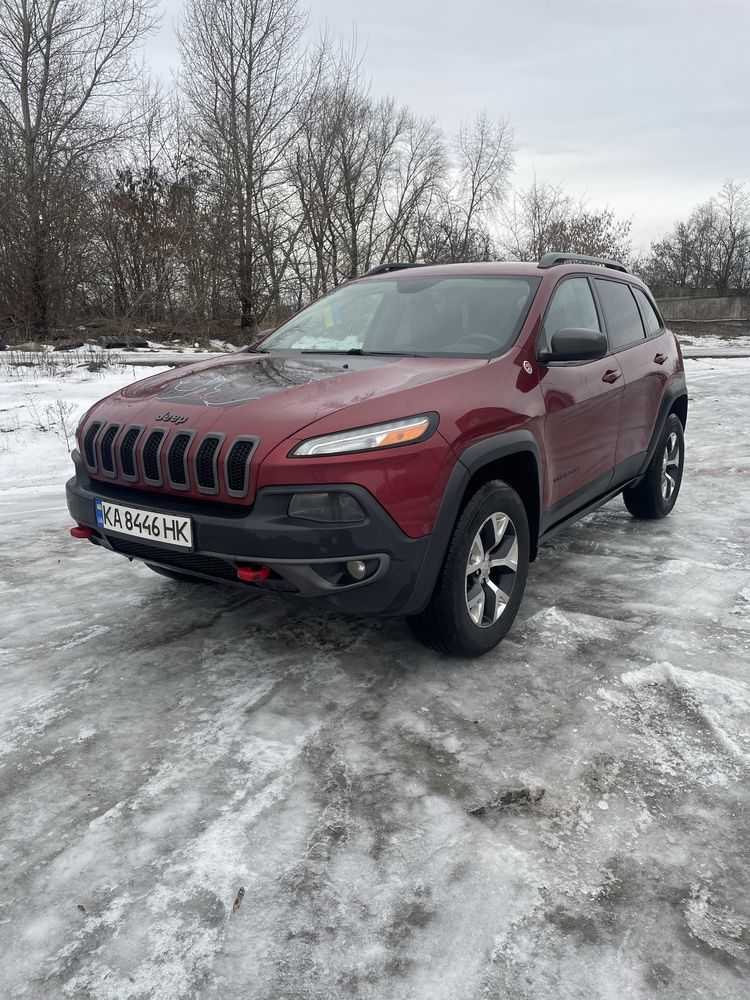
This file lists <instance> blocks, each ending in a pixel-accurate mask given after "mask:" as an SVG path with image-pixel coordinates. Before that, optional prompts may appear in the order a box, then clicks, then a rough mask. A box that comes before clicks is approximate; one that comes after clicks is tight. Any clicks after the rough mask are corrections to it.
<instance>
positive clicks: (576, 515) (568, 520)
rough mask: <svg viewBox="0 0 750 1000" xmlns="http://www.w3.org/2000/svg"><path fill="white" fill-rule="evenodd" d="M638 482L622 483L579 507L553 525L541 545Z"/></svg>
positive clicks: (636, 479) (541, 537) (540, 537)
mask: <svg viewBox="0 0 750 1000" xmlns="http://www.w3.org/2000/svg"><path fill="white" fill-rule="evenodd" d="M637 481H638V477H636V478H634V479H630V480H628V481H627V482H625V483H620V485H619V486H616V487H615V488H614V489H613V490H609V491H608V492H607V493H604V494H602V496H600V497H597V498H596V500H592V501H591V502H590V503H587V504H585V505H584V506H583V507H579V508H578V509H577V510H575V511H573V513H572V514H568V515H567V517H565V518H563V520H562V521H558V522H557V523H556V524H553V525H552V526H551V527H550V528H548V529H547V530H546V531H545V532H544V533H543V534H541V535H540V536H539V544H540V545H543V544H544V542H548V541H549V540H550V539H551V538H553V537H554V536H555V535H556V534H557V533H558V532H560V531H562V530H563V529H564V528H568V527H570V525H571V524H575V522H576V521H580V519H581V518H582V517H585V516H586V515H587V514H591V513H592V512H593V511H595V510H598V509H599V507H603V506H604V504H605V503H609V501H610V500H614V498H615V497H616V496H619V495H620V494H621V493H622V491H623V490H625V489H627V488H628V486H633V485H634V484H635V483H636V482H637Z"/></svg>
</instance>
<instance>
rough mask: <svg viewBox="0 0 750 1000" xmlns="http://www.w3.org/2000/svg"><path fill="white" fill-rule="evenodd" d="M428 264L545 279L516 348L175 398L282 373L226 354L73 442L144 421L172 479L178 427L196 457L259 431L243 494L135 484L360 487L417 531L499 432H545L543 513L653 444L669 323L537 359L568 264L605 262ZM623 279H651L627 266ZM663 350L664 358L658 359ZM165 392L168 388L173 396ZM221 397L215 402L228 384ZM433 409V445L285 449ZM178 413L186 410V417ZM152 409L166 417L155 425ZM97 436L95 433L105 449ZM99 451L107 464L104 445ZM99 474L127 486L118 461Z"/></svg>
mask: <svg viewBox="0 0 750 1000" xmlns="http://www.w3.org/2000/svg"><path fill="white" fill-rule="evenodd" d="M425 273H427V272H426V271H425ZM429 273H430V274H433V275H436V276H441V275H446V276H448V275H450V276H455V275H456V274H465V275H474V274H483V275H487V274H510V275H525V276H530V275H533V276H534V277H535V278H541V283H540V286H539V288H538V290H537V292H536V295H535V298H534V300H533V302H532V305H531V308H530V310H529V314H528V316H527V317H526V320H525V322H524V325H523V327H522V329H521V331H520V334H519V336H518V337H517V339H516V342H515V344H514V345H513V346H512V347H511V348H510V349H509V350H508V351H506V352H505V353H504V354H502V355H501V356H499V357H496V358H492V359H490V360H487V359H471V358H447V357H445V358H418V357H403V358H397V359H395V360H391V359H389V360H388V361H387V362H385V361H382V362H378V363H377V364H372V365H365V366H364V367H358V366H357V364H355V362H354V361H353V360H352V361H351V362H350V360H349V359H348V358H347V357H346V356H338V358H337V360H336V361H333V362H332V361H331V359H328V362H327V364H329V366H331V365H333V366H334V367H335V370H333V369H330V370H328V371H327V373H326V377H323V378H317V377H316V378H313V379H311V380H308V381H305V379H304V371H302V373H301V374H300V372H296V374H295V378H298V379H299V380H301V381H299V382H298V383H295V384H290V385H289V386H284V387H283V391H280V392H279V391H276V392H275V393H274V394H273V395H268V398H266V395H263V394H262V395H260V396H259V398H254V399H248V400H246V401H243V402H236V401H233V402H231V403H229V404H228V405H221V404H220V403H216V402H215V401H212V399H214V397H211V396H210V393H211V392H214V389H213V388H210V390H206V391H207V393H209V395H208V396H207V399H208V401H207V402H206V403H205V405H202V406H201V405H198V406H196V405H195V403H194V402H192V403H191V404H190V405H185V404H184V403H181V401H180V398H181V397H180V392H181V386H183V385H185V384H186V380H187V379H190V378H193V377H194V376H200V378H202V379H204V380H205V382H206V385H207V386H209V387H210V386H212V385H213V384H214V382H212V380H215V382H216V385H219V384H220V385H221V392H226V391H228V390H227V386H230V387H231V385H232V383H233V380H235V381H242V382H243V385H247V384H250V382H252V376H253V375H254V373H259V372H261V370H262V371H263V373H264V374H263V380H264V382H263V384H264V386H266V387H267V386H268V385H269V384H270V383H269V380H270V381H272V380H273V379H274V378H276V379H278V378H282V379H283V378H284V377H285V376H284V374H283V372H281V374H279V372H277V371H272V372H271V373H270V374H269V373H268V372H267V371H266V368H265V367H263V368H262V369H261V368H258V367H257V366H267V365H268V364H269V362H268V361H267V360H266V359H264V356H263V355H260V354H248V353H238V354H233V355H228V356H226V357H223V358H221V359H218V360H209V361H204V362H199V363H197V364H195V365H191V366H189V367H188V368H183V369H179V370H177V371H172V372H169V373H166V374H160V375H155V376H153V377H151V378H147V379H145V380H143V381H140V382H137V383H135V384H134V385H132V386H129V387H127V388H126V389H124V390H122V391H119V392H116V393H114V394H112V395H111V396H109V397H107V398H106V399H104V400H102V401H101V402H100V403H97V404H96V406H94V407H93V408H92V409H91V410H90V411H89V413H88V414H87V415H86V418H85V419H84V421H83V422H82V424H81V427H80V428H79V432H78V443H79V449H81V450H83V437H84V435H85V434H86V431H87V429H88V428H89V427H91V425H92V422H93V421H106V422H107V423H109V422H111V421H116V422H118V423H121V425H122V426H121V428H120V430H119V432H118V439H121V436H122V435H123V434H124V433H125V430H126V428H127V427H128V426H132V425H142V426H143V427H144V432H143V433H142V435H141V438H140V440H139V444H138V447H137V448H136V453H135V455H136V463H137V465H138V467H139V469H140V468H142V461H143V456H142V449H143V444H144V442H145V440H146V438H147V436H148V433H149V431H150V430H152V429H154V428H159V427H162V428H165V429H166V430H167V437H166V438H165V445H164V448H163V450H162V453H161V459H160V461H161V471H162V478H163V481H164V482H165V483H166V482H167V472H168V470H167V469H166V465H165V463H166V454H167V450H168V445H169V442H170V441H171V440H172V439H173V438H174V436H175V435H176V434H179V433H180V432H184V431H185V430H189V431H195V432H196V434H195V438H194V439H193V441H192V443H191V445H190V448H189V450H188V452H187V459H188V462H190V461H192V460H193V459H194V457H195V450H196V448H197V443H198V442H199V441H200V440H201V437H202V436H203V435H204V434H206V433H207V432H210V431H216V432H220V433H221V434H225V435H226V438H225V439H224V441H223V443H222V445H221V449H220V451H219V452H218V455H217V459H218V466H219V468H222V467H223V462H224V459H225V457H226V456H227V454H228V451H229V449H230V447H231V446H232V443H233V441H234V439H235V438H236V437H237V436H238V435H253V436H255V437H257V438H258V439H259V440H258V443H257V446H256V448H255V451H254V453H253V456H252V461H251V464H250V480H249V489H248V492H247V495H246V496H244V497H242V498H237V497H236V496H234V497H233V496H231V495H230V494H229V493H228V492H227V491H226V488H225V483H224V482H223V480H222V481H221V485H220V487H219V489H218V492H217V493H216V494H215V495H213V496H211V497H210V498H207V497H206V496H205V495H201V493H200V492H196V491H195V490H194V489H193V488H190V489H189V490H187V491H185V492H181V493H178V492H176V491H175V490H173V489H171V488H170V487H169V486H168V485H166V486H149V485H147V484H145V483H144V482H143V481H142V477H141V481H139V482H138V484H137V488H138V489H139V490H143V491H146V492H149V493H154V494H157V495H158V494H170V495H172V496H182V497H189V498H191V499H192V500H199V501H209V502H210V501H214V502H219V503H223V504H232V505H239V506H243V505H244V506H245V507H247V506H248V505H250V504H252V502H253V499H254V496H255V494H256V493H257V491H258V490H259V489H262V488H264V487H270V486H281V485H311V484H320V485H321V486H324V485H325V484H342V483H354V484H358V485H359V486H362V487H364V488H365V489H366V490H368V491H369V492H370V493H371V494H372V495H373V496H374V497H375V498H376V500H378V501H379V503H380V504H381V505H382V506H383V508H384V509H385V510H386V511H387V512H388V513H389V514H390V515H391V517H392V518H393V519H394V520H395V522H396V523H397V524H398V525H399V526H400V528H401V529H402V530H403V532H405V533H406V534H407V535H408V536H410V537H412V538H417V537H420V536H423V535H427V534H429V533H430V531H431V530H432V528H433V525H434V523H435V518H436V516H437V512H438V509H439V507H440V503H441V500H442V498H443V494H444V491H445V487H446V483H447V481H448V478H449V476H450V475H451V472H452V470H453V468H454V467H455V465H456V462H457V460H459V459H460V457H461V454H462V453H463V452H464V451H465V449H467V448H468V447H469V446H471V445H474V444H476V443H478V442H481V441H482V440H484V439H486V438H490V437H493V436H495V435H498V434H501V433H502V432H504V431H510V430H518V429H526V430H529V431H531V433H532V434H533V436H534V438H535V440H536V442H537V445H538V448H539V454H540V456H541V464H542V468H541V476H542V483H541V501H542V512H544V511H546V510H548V509H549V508H550V507H553V506H554V505H555V504H558V503H560V502H561V501H564V500H565V499H566V497H569V496H571V495H572V494H574V493H575V492H576V491H577V490H580V489H582V488H584V487H585V486H586V485H587V484H589V483H591V482H592V481H594V480H596V479H597V477H599V476H602V475H603V474H605V473H606V472H607V470H610V469H612V468H613V467H615V466H616V465H617V464H618V463H619V462H622V461H624V460H626V459H628V458H629V457H631V456H634V455H636V454H638V453H642V452H645V451H646V449H647V448H648V446H649V441H650V438H651V435H652V432H653V429H654V425H655V421H656V415H657V411H658V409H659V405H660V403H661V400H662V398H663V395H664V391H665V389H666V387H667V385H668V384H669V382H670V380H671V379H672V378H673V377H675V376H677V375H678V374H679V373H681V372H682V359H681V356H680V353H679V347H678V345H677V341H676V339H675V337H674V336H673V335H672V334H671V333H670V332H669V331H666V330H664V331H662V332H661V333H660V334H658V335H656V336H653V337H650V338H645V336H644V339H643V342H642V343H640V342H639V343H638V344H637V345H636V346H633V347H630V348H627V349H625V350H621V351H618V352H616V353H614V354H610V355H608V356H607V357H606V358H603V359H601V360H599V361H594V362H588V363H585V364H577V365H570V366H567V365H566V366H551V365H544V364H541V363H540V362H539V361H538V360H537V337H538V333H539V330H540V324H541V323H542V320H543V317H544V314H545V311H546V309H547V306H548V303H549V301H550V298H551V295H552V293H553V291H554V289H555V287H556V285H557V284H558V282H560V281H561V280H562V279H563V278H565V277H566V276H570V275H571V274H577V275H583V276H586V275H588V276H596V275H601V274H602V269H601V268H598V267H592V266H585V265H574V264H570V265H562V266H557V267H552V268H549V269H547V270H544V271H542V270H540V269H538V268H537V267H536V265H533V264H475V265H469V264H467V265H461V266H456V265H450V266H448V267H434V268H430V269H429ZM617 277H618V279H619V278H620V276H619V275H618V276H617ZM365 280H367V281H373V282H375V281H378V280H380V279H379V278H378V277H372V278H367V279H365ZM622 280H625V281H626V282H628V283H630V284H631V285H632V286H635V287H639V288H643V287H644V286H643V285H642V284H641V283H640V282H639V281H638V279H635V278H633V277H632V276H630V275H627V276H623V277H622ZM656 356H665V358H666V360H664V361H662V362H660V363H658V364H657V363H656V362H655V360H654V359H655V357H656ZM306 363H307V362H306ZM313 363H314V362H313V361H310V362H309V364H310V365H311V366H312V365H313ZM254 366H255V367H254ZM298 367H300V366H298ZM302 367H303V366H302ZM528 368H530V369H531V370H530V371H529V370H528ZM339 369H340V370H339ZM604 376H609V377H614V378H615V381H613V382H611V381H607V380H606V379H605V378H604ZM198 381H200V379H198ZM196 384H197V383H196ZM277 388H278V386H277ZM248 391H249V390H248ZM263 392H266V389H264V390H263ZM165 394H166V395H167V396H168V397H169V398H168V399H166V400H165V399H164V396H165ZM170 394H171V395H170ZM160 396H161V398H157V397H160ZM215 398H216V399H220V398H221V396H220V394H219V395H218V396H216V397H215ZM426 412H434V413H437V414H438V415H439V424H438V428H437V431H436V432H435V433H434V434H433V435H432V436H431V437H430V438H429V439H428V440H425V441H420V442H417V443H415V444H411V445H405V446H402V447H397V448H391V449H387V450H381V451H377V450H375V451H370V452H361V453H358V454H346V455H330V456H317V457H309V458H290V457H289V453H290V451H291V449H292V448H293V447H294V446H295V445H296V444H297V443H299V442H300V441H302V440H305V439H307V438H310V437H315V436H319V435H323V434H329V433H332V432H335V431H342V430H347V429H350V428H358V427H363V426H367V425H369V424H376V423H379V422H383V421H388V420H393V419H398V418H401V417H408V416H411V415H415V414H420V413H426ZM170 416H176V417H178V418H179V419H181V418H182V417H186V419H185V420H184V421H183V422H182V423H179V424H178V423H173V422H172V420H170ZM157 417H162V420H161V421H157V420H156V418H157ZM105 426H106V424H105ZM118 439H116V440H115V444H117V441H118ZM101 443H102V435H101V434H99V437H98V438H97V440H96V448H97V449H100V448H101ZM115 452H117V448H115ZM97 457H98V464H99V466H101V454H100V451H99V450H97ZM104 481H106V482H109V483H114V484H117V485H121V486H123V487H128V486H132V485H133V482H132V480H131V481H128V479H127V478H124V477H123V475H122V469H121V468H119V467H118V468H116V469H115V473H114V475H112V476H109V477H108V478H107V479H106V480H104Z"/></svg>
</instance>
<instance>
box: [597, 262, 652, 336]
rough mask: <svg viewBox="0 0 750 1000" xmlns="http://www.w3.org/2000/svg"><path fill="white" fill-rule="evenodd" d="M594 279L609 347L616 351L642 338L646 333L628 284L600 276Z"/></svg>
mask: <svg viewBox="0 0 750 1000" xmlns="http://www.w3.org/2000/svg"><path fill="white" fill-rule="evenodd" d="M594 281H595V282H596V290H597V293H598V295H599V300H600V302H601V304H602V309H603V310H604V320H605V322H606V324H607V336H608V337H609V346H610V347H611V349H612V350H613V351H616V350H618V348H620V347H628V346H629V345H631V344H637V343H638V341H639V340H643V339H644V337H645V336H646V334H645V333H644V331H643V323H642V322H641V314H640V313H639V312H638V306H637V305H636V304H635V299H634V298H633V294H632V292H631V291H630V288H629V287H628V285H624V284H622V283H621V282H619V281H603V280H602V279H601V278H594Z"/></svg>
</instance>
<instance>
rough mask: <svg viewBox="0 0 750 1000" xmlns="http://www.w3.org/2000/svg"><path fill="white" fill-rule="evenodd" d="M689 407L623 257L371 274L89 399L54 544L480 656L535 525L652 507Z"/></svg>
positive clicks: (674, 459)
mask: <svg viewBox="0 0 750 1000" xmlns="http://www.w3.org/2000/svg"><path fill="white" fill-rule="evenodd" d="M686 417H687V392H686V386H685V376H684V371H683V364H682V357H681V354H680V349H679V346H678V344H677V340H676V339H675V337H674V335H673V334H672V333H671V332H670V331H668V330H667V329H665V327H664V323H663V322H662V320H661V318H660V316H659V312H658V309H657V308H656V305H655V304H654V301H653V299H652V298H651V296H650V294H649V292H648V289H647V288H646V287H645V286H644V285H643V283H642V282H641V281H639V280H638V279H637V278H635V277H634V276H633V275H631V274H628V273H627V271H626V269H625V268H624V267H623V266H622V265H621V264H618V263H616V262H614V261H607V260H600V259H598V258H583V257H571V256H569V255H561V254H547V255H545V257H543V259H542V260H541V261H539V263H538V264H508V263H504V264H495V263H489V264H450V265H440V266H421V265H408V264H384V265H382V266H380V267H377V268H375V269H374V270H372V271H370V272H369V273H368V274H366V275H365V276H364V277H363V278H360V279H357V280H354V281H350V282H348V283H347V284H345V285H342V286H340V287H339V288H337V289H336V290H335V291H334V292H332V293H331V294H329V295H327V296H325V297H323V298H321V299H319V300H318V301H316V302H314V303H313V304H312V305H310V306H308V307H307V308H306V309H303V310H302V311H301V312H300V313H298V314H297V315H296V316H294V317H293V318H292V319H290V320H289V321H288V322H286V323H284V324H282V325H281V326H280V327H279V328H278V329H277V330H276V331H274V332H273V333H271V334H270V335H268V336H267V337H265V338H264V339H263V340H261V341H260V342H258V343H256V344H255V345H254V346H253V347H251V348H249V349H248V350H246V351H244V352H238V353H236V354H230V355H227V356H224V357H222V358H219V359H214V360H210V361H205V362H199V363H197V364H194V365H191V366H190V367H188V368H182V369H179V370H176V371H172V372H169V373H168V374H160V375H155V376H153V377H151V378H147V379H144V380H143V381H140V382H136V383H134V384H133V385H130V386H128V387H127V388H125V389H122V390H121V391H119V392H116V393H113V394H112V395H111V396H108V397H107V398H106V399H103V400H102V401H101V402H99V403H97V404H96V405H95V406H94V407H92V408H91V409H90V410H89V411H88V413H86V414H85V416H84V417H83V419H82V420H81V423H80V425H79V428H78V431H77V441H78V450H77V451H75V452H74V453H73V461H74V463H75V476H74V477H73V478H72V479H71V480H70V481H69V482H68V484H67V494H68V507H69V509H70V513H71V515H72V517H73V519H74V520H75V521H76V522H77V527H74V528H72V529H71V531H72V534H73V535H74V536H76V537H79V538H88V539H89V540H90V541H91V542H93V543H94V544H96V545H99V546H100V547H102V548H106V549H110V550H112V551H114V552H119V553H120V554H122V555H125V556H127V557H128V558H130V559H141V560H143V561H144V562H146V564H147V565H148V566H150V567H151V568H152V569H153V570H155V571H156V572H158V573H162V574H164V575H165V576H169V577H171V578H175V579H179V580H200V579H210V580H223V581H231V582H233V583H237V584H239V585H240V586H253V587H258V588H262V589H263V590H266V591H269V592H271V593H277V594H293V595H298V596H301V597H306V598H311V599H313V600H318V601H323V602H325V603H326V604H327V605H328V606H332V607H334V608H337V609H340V610H342V611H347V612H350V613H355V614H368V615H369V614H376V615H405V616H406V617H407V618H408V620H409V622H410V624H411V626H412V628H413V630H414V632H415V633H416V634H417V635H418V636H419V637H420V638H421V639H422V640H423V641H425V642H426V643H428V644H429V645H431V646H433V647H434V648H436V649H439V650H443V651H445V652H448V653H453V654H456V655H464V656H475V655H477V654H479V653H483V652H485V651H486V650H488V649H491V648H492V647H493V646H494V645H495V644H496V643H498V642H499V641H500V639H502V637H503V636H504V635H505V633H506V632H507V631H508V629H509V628H510V625H511V624H512V622H513V619H514V617H515V615H516V612H517V610H518V606H519V604H520V601H521V597H522V595H523V591H524V586H525V583H526V575H527V571H528V566H529V561H530V560H533V559H534V558H535V556H536V553H537V549H538V546H539V544H540V542H542V541H544V540H546V539H548V538H549V537H550V536H551V535H552V533H553V532H556V531H558V530H559V529H560V528H562V527H564V526H565V525H566V524H569V523H570V522H571V521H572V520H574V519H576V518H579V517H581V516H582V515H583V514H585V513H587V512H589V511H591V510H592V509H594V508H595V507H597V506H599V505H600V504H602V503H605V502H606V501H607V500H610V499H612V497H614V496H616V495H617V494H618V493H622V494H623V497H624V500H625V504H626V506H627V508H628V510H629V511H630V512H631V513H632V514H634V515H635V516H636V517H648V518H654V517H663V516H664V515H666V514H668V513H669V512H670V510H671V509H672V507H673V506H674V504H675V501H676V499H677V494H678V492H679V489H680V481H681V477H682V469H683V458H684V443H683V429H684V427H685V420H686Z"/></svg>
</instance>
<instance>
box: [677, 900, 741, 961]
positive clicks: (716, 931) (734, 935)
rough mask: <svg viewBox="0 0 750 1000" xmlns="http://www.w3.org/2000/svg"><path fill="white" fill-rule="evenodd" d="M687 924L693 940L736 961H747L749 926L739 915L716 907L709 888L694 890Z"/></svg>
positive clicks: (688, 907) (722, 907)
mask: <svg viewBox="0 0 750 1000" xmlns="http://www.w3.org/2000/svg"><path fill="white" fill-rule="evenodd" d="M685 920H686V921H687V925H688V927H689V928H690V933H691V934H692V935H693V937H695V938H698V939H699V940H700V941H703V942H704V943H705V944H707V945H708V946H709V948H715V949H717V950H718V951H723V952H726V953H727V954H728V955H731V956H732V957H733V958H739V959H743V958H745V957H746V952H745V948H744V947H743V944H742V934H743V931H744V930H746V925H745V924H743V923H742V922H741V921H740V920H739V919H738V918H737V914H736V913H734V912H733V911H732V910H729V909H727V908H726V907H724V906H719V905H718V904H716V903H715V902H714V901H713V900H712V898H711V895H710V893H709V892H708V890H707V889H706V887H705V886H701V887H698V886H692V888H691V896H690V901H689V902H688V904H687V906H686V907H685Z"/></svg>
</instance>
